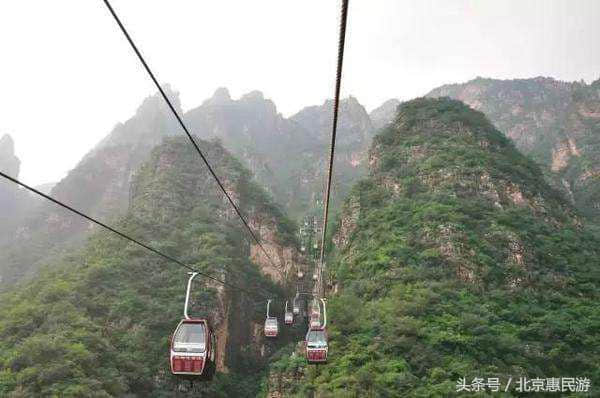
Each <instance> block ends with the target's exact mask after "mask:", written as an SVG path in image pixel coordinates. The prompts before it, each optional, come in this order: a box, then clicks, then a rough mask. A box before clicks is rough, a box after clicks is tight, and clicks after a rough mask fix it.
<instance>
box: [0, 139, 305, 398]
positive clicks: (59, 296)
mask: <svg viewBox="0 0 600 398" xmlns="http://www.w3.org/2000/svg"><path fill="white" fill-rule="evenodd" d="M198 142H199V144H200V145H201V146H202V147H203V148H204V149H205V154H206V156H207V158H208V159H209V161H210V162H211V163H212V164H214V165H215V171H216V172H217V173H218V174H219V175H221V176H222V178H223V180H224V184H225V186H226V187H227V189H228V190H229V192H230V193H231V195H232V196H233V197H234V198H235V199H234V200H235V201H236V202H237V204H238V206H239V207H240V209H241V211H242V212H243V213H244V214H245V215H246V217H247V219H248V222H249V224H250V225H251V226H252V228H253V230H254V231H255V233H256V234H257V235H258V236H259V238H260V239H261V241H262V243H263V245H264V246H265V249H266V250H267V252H268V253H269V254H270V256H271V258H272V259H273V263H270V262H268V261H266V258H265V257H263V256H261V255H260V254H259V253H260V252H259V250H258V248H257V247H256V245H255V244H254V242H252V241H250V240H249V237H248V233H247V231H245V230H244V228H243V226H242V225H241V223H240V222H239V219H238V218H237V216H235V214H234V213H233V211H232V209H231V207H230V206H229V204H228V202H227V201H226V200H225V198H224V196H223V195H222V194H221V192H220V191H219V190H218V188H217V186H216V184H215V183H214V181H213V179H212V177H211V176H210V175H209V173H208V171H207V170H206V168H205V167H204V166H203V165H202V164H201V163H200V162H198V159H197V157H198V155H197V153H196V152H195V151H194V149H193V147H192V146H190V145H189V143H188V142H187V138H185V137H174V138H167V139H166V140H165V141H164V143H162V144H161V145H159V146H158V147H156V148H155V149H154V150H153V151H152V152H151V154H150V155H149V159H148V161H146V162H145V163H143V165H142V166H141V167H140V168H139V170H138V171H137V172H136V173H135V176H134V177H133V184H132V198H131V206H130V207H129V210H128V211H127V212H126V214H125V215H124V216H123V217H122V218H120V219H119V220H117V221H115V225H116V227H117V228H118V229H120V230H122V231H124V232H125V233H127V234H129V235H131V236H133V237H135V238H136V239H139V240H140V241H142V242H145V243H148V244H150V245H152V246H154V247H156V248H158V249H159V250H161V251H163V252H165V253H167V254H169V255H170V256H173V257H175V258H178V259H181V260H182V261H184V262H185V263H186V264H190V265H191V266H193V267H195V268H197V269H199V270H200V271H202V272H204V273H205V274H209V275H211V276H213V277H215V278H219V279H222V280H225V281H226V282H227V283H229V284H230V285H234V286H236V287H240V288H242V289H244V290H245V291H246V293H244V292H242V291H240V290H237V289H236V288H233V287H231V286H222V285H219V284H217V283H215V282H214V281H211V280H208V279H203V278H202V277H198V278H197V279H196V281H195V287H194V290H193V297H192V300H193V308H192V311H191V313H193V314H194V315H195V316H205V317H208V318H209V319H210V320H211V323H212V325H213V326H214V328H215V330H216V333H217V336H218V358H219V359H218V370H219V371H220V373H219V374H218V375H217V377H216V380H215V381H214V382H213V383H210V384H208V385H206V384H205V385H203V386H199V387H198V388H199V389H200V390H201V392H204V393H207V394H209V395H210V396H252V395H253V393H255V390H256V389H257V388H258V386H257V385H256V383H254V382H253V378H255V377H256V375H255V372H257V371H259V370H260V369H261V368H262V367H264V365H265V362H266V361H267V358H268V357H269V356H270V355H271V353H272V352H273V351H274V350H276V349H277V346H278V344H279V343H277V342H269V341H265V340H264V337H263V335H262V322H264V305H265V302H266V298H269V297H271V298H275V297H277V296H278V295H280V294H281V288H282V287H284V286H287V284H290V283H292V282H293V276H294V275H295V274H296V272H295V270H296V267H298V266H302V265H303V263H302V259H301V258H300V254H299V252H298V250H297V242H296V240H295V235H294V233H295V230H294V226H293V224H292V223H291V222H290V221H289V220H287V219H286V218H285V217H284V216H283V215H282V213H281V211H280V210H279V209H278V207H277V206H276V205H274V204H273V203H272V201H271V200H270V199H269V197H268V195H267V194H266V193H265V192H264V190H262V189H261V188H260V187H258V186H257V185H256V184H255V183H254V182H253V181H252V178H251V175H250V173H249V172H248V171H247V170H246V169H245V168H244V167H242V166H241V164H240V163H239V162H238V161H237V160H235V159H234V158H233V157H231V155H230V154H229V153H228V152H227V151H226V150H225V149H224V148H223V147H222V146H221V145H220V144H218V143H209V142H205V141H202V140H200V139H198ZM186 271H187V270H186V269H184V268H181V267H179V266H177V265H176V264H173V263H171V262H167V261H165V260H164V259H162V258H161V257H158V256H156V255H155V254H153V253H151V252H149V251H148V250H145V249H142V248H141V247H139V246H136V245H134V244H132V243H129V242H128V241H126V240H124V239H122V238H120V237H118V236H116V235H114V234H110V233H108V232H107V231H104V230H98V231H96V232H94V233H93V234H92V236H91V238H90V239H89V241H88V242H87V243H86V244H85V245H84V247H83V248H82V249H81V250H79V251H72V252H71V253H70V255H69V256H67V257H64V258H63V259H62V260H61V263H60V264H58V265H55V266H54V267H52V268H46V269H45V270H42V271H41V272H40V273H39V274H38V275H37V276H36V277H35V278H34V279H33V280H31V281H28V282H24V283H23V284H22V285H21V286H20V288H19V289H18V290H16V289H13V291H11V292H8V293H4V294H3V295H2V296H1V300H0V314H2V316H1V317H0V336H1V338H0V395H1V396H8V397H13V398H15V397H32V396H61V397H82V396H86V397H88V396H89V397H91V396H95V397H109V396H128V397H164V396H174V395H175V394H177V396H182V397H185V396H197V391H196V392H195V391H193V390H189V387H188V386H187V383H184V382H179V381H177V380H176V379H175V378H174V377H172V376H171V375H170V373H169V372H168V359H167V352H168V336H169V335H170V334H171V333H172V332H173V329H174V328H175V326H176V325H177V323H178V321H179V320H180V317H181V316H182V315H181V314H182V307H183V302H184V295H185V285H186V281H187V274H186ZM306 271H307V270H305V272H306ZM279 301H281V300H278V301H277V306H275V308H274V310H275V312H277V313H278V312H279V311H280V310H281V308H280V307H281V302H279ZM291 338H293V339H298V338H299V336H297V335H296V331H295V330H294V329H289V331H285V332H283V336H282V340H283V341H284V342H287V341H289V339H291ZM280 342H281V340H280ZM186 391H187V392H186Z"/></svg>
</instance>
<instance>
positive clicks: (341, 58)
mask: <svg viewBox="0 0 600 398" xmlns="http://www.w3.org/2000/svg"><path fill="white" fill-rule="evenodd" d="M348 2H349V0H342V8H341V19H340V31H339V33H340V35H339V40H338V58H337V73H336V79H335V96H334V100H333V127H332V131H331V147H330V151H329V170H328V172H327V188H326V191H325V206H324V208H323V229H322V234H321V254H320V258H319V283H320V285H321V286H320V293H321V294H322V292H323V276H322V272H323V259H324V256H325V237H326V235H327V220H328V217H329V197H330V196H331V178H332V174H333V159H334V154H335V138H336V134H337V124H338V113H339V105H340V87H341V85H342V66H343V64H344V46H345V44H346V22H347V20H348Z"/></svg>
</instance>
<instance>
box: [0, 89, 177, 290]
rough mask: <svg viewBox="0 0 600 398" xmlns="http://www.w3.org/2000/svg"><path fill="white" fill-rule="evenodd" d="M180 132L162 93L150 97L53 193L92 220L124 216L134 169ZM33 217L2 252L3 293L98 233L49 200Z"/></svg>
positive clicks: (174, 97) (22, 223)
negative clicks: (153, 151)
mask: <svg viewBox="0 0 600 398" xmlns="http://www.w3.org/2000/svg"><path fill="white" fill-rule="evenodd" d="M165 90H166V92H167V93H168V95H169V96H170V97H171V98H172V100H173V102H174V104H175V106H176V107H177V108H179V100H178V97H177V96H178V94H177V93H176V92H174V91H172V90H171V89H170V88H169V87H168V86H167V87H165ZM177 129H178V126H177V124H176V120H175V118H174V117H173V116H172V115H171V113H170V111H169V109H168V108H167V106H166V104H165V103H164V100H163V99H162V98H161V97H160V96H158V95H154V96H151V97H148V98H146V99H145V100H144V102H143V103H142V105H141V106H140V107H139V108H138V109H137V112H136V114H135V115H134V116H133V117H132V118H131V119H129V120H128V121H126V122H125V123H119V124H117V125H116V126H115V128H114V129H113V131H112V132H111V133H110V134H109V135H108V136H107V137H106V138H105V139H104V140H102V141H101V142H100V143H99V144H98V145H97V146H96V147H95V148H93V149H92V150H91V151H90V152H89V153H88V154H86V155H85V156H84V157H83V158H82V160H81V161H80V162H79V163H78V164H77V166H76V167H75V168H74V169H73V170H71V171H70V172H69V173H68V175H67V176H66V177H65V178H63V179H62V180H61V181H59V182H58V183H57V184H56V185H54V186H53V187H52V190H51V191H50V195H51V196H52V197H55V198H56V199H59V200H61V201H64V202H65V203H67V204H69V205H71V206H73V207H74V208H76V209H78V210H80V211H82V212H84V213H86V214H90V215H92V216H93V217H97V218H100V219H103V220H110V219H113V218H117V217H119V215H121V214H123V213H124V212H125V211H126V210H127V208H128V205H129V196H130V191H129V187H130V183H131V179H132V176H133V173H134V171H135V170H136V169H137V168H138V167H139V165H140V164H141V163H142V162H143V161H144V160H146V159H147V157H148V155H149V154H150V151H151V150H152V148H153V147H154V146H155V145H157V144H158V143H160V142H161V140H162V139H163V137H165V136H169V135H173V134H175V133H177V132H178V130H177ZM3 158H5V157H4V156H2V157H0V159H3ZM13 163H14V162H13ZM3 213H4V212H3ZM29 213H30V214H28V215H27V217H25V218H24V219H22V220H20V223H19V228H18V230H17V232H16V233H15V234H13V235H12V236H11V238H12V239H9V240H8V241H7V242H5V247H4V248H1V250H0V278H1V282H2V283H0V290H1V289H2V288H6V287H8V286H12V285H14V283H15V282H17V281H18V280H21V279H22V278H27V277H31V276H32V275H34V274H35V273H36V272H37V270H38V269H39V267H40V266H41V265H42V264H44V263H47V262H49V259H53V258H55V257H60V255H62V254H63V253H67V252H68V251H69V250H70V249H72V248H75V247H78V246H79V245H80V244H81V243H82V241H83V240H84V239H85V237H86V236H87V235H88V233H89V232H91V231H92V230H93V229H94V226H93V225H92V224H90V223H89V222H87V221H85V220H83V219H82V218H80V217H78V216H74V215H72V214H71V213H69V212H68V211H66V210H63V209H62V208H59V207H58V206H56V205H54V204H52V203H49V202H42V203H41V204H40V205H39V206H37V208H35V209H29ZM4 214H6V213H4Z"/></svg>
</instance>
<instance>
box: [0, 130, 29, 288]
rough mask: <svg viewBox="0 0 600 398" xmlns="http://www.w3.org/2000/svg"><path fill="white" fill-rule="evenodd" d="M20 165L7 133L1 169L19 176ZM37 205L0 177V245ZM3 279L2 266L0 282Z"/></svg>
mask: <svg viewBox="0 0 600 398" xmlns="http://www.w3.org/2000/svg"><path fill="white" fill-rule="evenodd" d="M20 166H21V161H20V160H19V158H18V157H17V156H16V155H15V145H14V141H13V139H12V137H11V136H10V135H8V134H5V135H4V136H2V138H0V170H1V171H2V172H4V173H6V174H8V175H9V176H10V177H13V178H18V177H19V169H20ZM35 205H36V201H35V199H33V198H32V197H31V196H30V195H29V194H28V193H27V192H25V191H23V190H21V189H19V188H18V187H17V185H15V184H14V183H12V182H10V181H6V180H5V179H4V178H0V209H1V211H0V245H2V244H4V243H6V242H8V241H10V239H11V237H13V236H14V234H15V230H16V228H17V226H18V225H19V224H20V223H22V222H23V219H24V217H25V216H26V214H27V212H28V211H30V210H31V209H32V208H33V207H34V206H35ZM2 279H3V275H2V272H1V267H0V284H1V283H2Z"/></svg>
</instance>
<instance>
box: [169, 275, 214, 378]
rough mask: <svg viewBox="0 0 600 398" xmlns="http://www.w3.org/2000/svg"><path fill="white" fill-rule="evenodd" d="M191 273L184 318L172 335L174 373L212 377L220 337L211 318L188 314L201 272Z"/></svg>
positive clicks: (171, 359)
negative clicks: (213, 326)
mask: <svg viewBox="0 0 600 398" xmlns="http://www.w3.org/2000/svg"><path fill="white" fill-rule="evenodd" d="M189 274H190V279H189V280H188V285H187V292H186V295H185V306H184V309H183V316H184V319H182V320H181V322H179V324H178V325H177V328H176V329H175V332H174V333H173V336H172V337H171V345H170V358H169V362H170V364H171V373H172V374H174V375H178V376H184V377H188V378H193V379H195V378H202V379H204V380H211V379H212V377H213V375H214V373H215V368H216V350H217V339H216V336H215V334H214V332H213V331H212V328H211V327H210V323H209V322H208V320H206V319H204V318H190V317H189V316H188V303H189V299H190V288H191V286H192V280H193V279H194V278H195V277H196V275H198V273H197V272H189Z"/></svg>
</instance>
